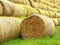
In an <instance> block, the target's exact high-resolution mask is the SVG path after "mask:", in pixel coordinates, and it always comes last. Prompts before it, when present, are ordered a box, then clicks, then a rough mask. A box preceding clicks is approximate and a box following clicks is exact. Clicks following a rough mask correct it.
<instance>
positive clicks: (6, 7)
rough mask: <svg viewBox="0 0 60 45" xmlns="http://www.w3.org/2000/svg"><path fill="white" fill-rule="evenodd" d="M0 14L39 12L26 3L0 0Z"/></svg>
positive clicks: (25, 14) (11, 14)
mask: <svg viewBox="0 0 60 45" xmlns="http://www.w3.org/2000/svg"><path fill="white" fill-rule="evenodd" d="M0 7H1V8H0V14H1V16H16V17H17V16H28V15H31V14H39V11H38V10H37V9H35V8H32V7H31V6H28V5H23V4H17V3H12V2H10V1H6V0H4V1H3V0H0Z"/></svg>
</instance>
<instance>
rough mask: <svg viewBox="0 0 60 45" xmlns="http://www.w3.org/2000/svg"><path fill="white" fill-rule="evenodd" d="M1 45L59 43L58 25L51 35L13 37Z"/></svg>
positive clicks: (51, 44)
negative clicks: (26, 37) (54, 32)
mask: <svg viewBox="0 0 60 45" xmlns="http://www.w3.org/2000/svg"><path fill="white" fill-rule="evenodd" d="M1 45H60V27H56V34H55V35H54V36H53V37H47V36H45V37H43V38H36V39H25V40H23V39H14V40H9V41H6V42H3V43H1Z"/></svg>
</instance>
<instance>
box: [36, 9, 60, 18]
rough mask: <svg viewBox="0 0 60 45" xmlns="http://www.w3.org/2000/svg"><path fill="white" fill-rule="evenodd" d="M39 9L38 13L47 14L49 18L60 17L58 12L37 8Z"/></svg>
mask: <svg viewBox="0 0 60 45" xmlns="http://www.w3.org/2000/svg"><path fill="white" fill-rule="evenodd" d="M37 10H39V12H40V13H39V14H41V15H45V16H48V17H50V18H60V13H57V12H53V11H47V10H42V9H39V8H38V9H37Z"/></svg>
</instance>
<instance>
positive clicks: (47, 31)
mask: <svg viewBox="0 0 60 45" xmlns="http://www.w3.org/2000/svg"><path fill="white" fill-rule="evenodd" d="M54 33H55V25H54V23H53V21H52V20H51V19H50V18H48V17H46V16H43V15H39V14H38V15H37V14H33V15H31V16H29V17H28V18H26V19H25V20H23V21H22V23H21V35H22V38H24V39H25V38H36V37H42V36H44V35H47V36H53V35H54Z"/></svg>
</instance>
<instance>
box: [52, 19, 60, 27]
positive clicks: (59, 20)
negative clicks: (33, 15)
mask: <svg viewBox="0 0 60 45" xmlns="http://www.w3.org/2000/svg"><path fill="white" fill-rule="evenodd" d="M51 19H52V20H53V22H54V24H55V26H60V18H51Z"/></svg>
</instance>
